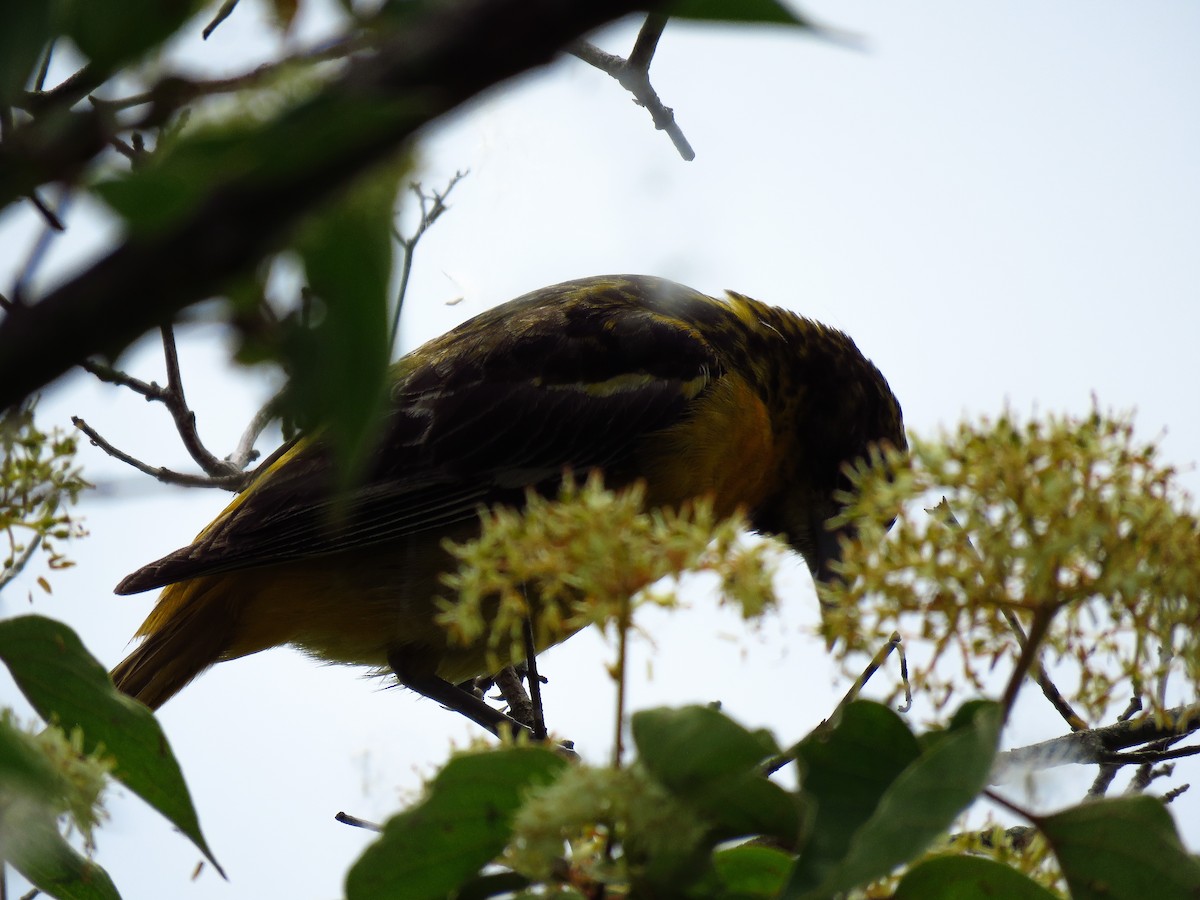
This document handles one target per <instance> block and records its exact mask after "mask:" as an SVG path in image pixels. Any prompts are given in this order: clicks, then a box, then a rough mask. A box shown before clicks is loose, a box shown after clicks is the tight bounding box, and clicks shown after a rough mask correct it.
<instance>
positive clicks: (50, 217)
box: [29, 191, 67, 231]
mask: <svg viewBox="0 0 1200 900" xmlns="http://www.w3.org/2000/svg"><path fill="white" fill-rule="evenodd" d="M29 202H30V203H32V204H33V208H34V209H36V210H37V211H38V213H39V214H40V215H41V217H42V218H43V219H45V220H46V225H48V226H49V227H50V228H52V229H53V230H55V231H66V230H67V226H66V225H64V224H63V223H62V219H60V218H59V217H58V215H57V214H56V213H55V212H54V210H52V209H51V208H50V207H49V206H47V205H46V201H45V200H43V199H42V197H41V195H40V194H39V193H38V192H37V191H30V192H29Z"/></svg>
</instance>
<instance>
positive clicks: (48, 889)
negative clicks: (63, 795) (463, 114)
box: [0, 795, 121, 900]
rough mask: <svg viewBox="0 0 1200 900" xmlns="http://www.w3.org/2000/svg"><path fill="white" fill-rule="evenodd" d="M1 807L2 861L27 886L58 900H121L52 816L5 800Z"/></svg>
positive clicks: (106, 876)
mask: <svg viewBox="0 0 1200 900" xmlns="http://www.w3.org/2000/svg"><path fill="white" fill-rule="evenodd" d="M4 799H5V804H4V805H3V807H0V842H2V843H0V845H2V846H3V849H4V861H5V862H7V863H10V864H11V865H12V866H13V868H15V869H16V870H17V871H18V872H20V873H21V874H22V875H23V876H24V877H25V878H26V879H27V880H28V881H29V883H30V884H32V885H33V886H34V887H36V888H38V889H39V890H41V891H42V892H44V893H46V894H49V895H50V896H51V897H57V898H59V900H120V896H121V895H120V894H119V893H118V892H117V888H116V885H114V884H113V883H112V879H111V878H109V876H108V873H107V872H105V871H104V869H102V868H101V867H100V866H99V865H97V864H96V863H94V862H92V861H91V860H90V859H86V858H85V857H83V856H81V855H80V854H78V853H76V852H75V851H74V849H72V847H71V845H70V844H68V843H67V842H66V840H65V839H64V838H63V836H62V835H61V834H59V833H58V828H57V827H56V826H55V824H54V815H53V814H52V813H50V812H48V811H46V810H43V809H38V808H36V807H31V806H29V805H27V804H24V803H21V802H20V801H18V802H17V803H15V804H14V803H13V802H12V797H11V796H9V795H6V796H5V798H4Z"/></svg>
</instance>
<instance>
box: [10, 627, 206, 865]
mask: <svg viewBox="0 0 1200 900" xmlns="http://www.w3.org/2000/svg"><path fill="white" fill-rule="evenodd" d="M0 660H3V662H4V663H5V665H7V666H8V668H9V671H10V672H11V673H12V676H13V680H14V681H15V682H16V683H17V686H18V687H19V688H20V689H21V693H23V694H24V695H25V697H26V699H28V700H29V703H30V704H31V705H32V706H33V708H34V709H35V710H37V712H38V715H40V716H41V717H42V718H43V719H45V720H46V721H47V722H54V723H56V724H58V725H59V726H61V727H62V728H63V729H64V730H66V731H70V730H71V729H73V728H76V727H78V728H79V729H80V730H81V731H82V732H83V735H84V752H85V753H91V752H92V751H94V750H95V749H96V747H97V746H102V747H103V752H104V753H105V754H106V755H108V756H111V757H113V758H114V759H115V760H116V768H115V769H114V770H113V777H115V778H117V779H118V780H119V781H121V782H122V783H124V784H125V786H126V787H128V788H129V789H130V790H131V791H133V792H134V793H135V794H137V795H138V796H139V797H141V798H142V799H143V800H145V801H146V802H147V803H149V804H150V805H151V806H153V807H154V808H155V809H157V810H158V811H159V812H160V813H162V814H163V815H164V816H166V818H167V819H168V820H169V821H170V822H171V824H173V825H174V826H175V827H176V828H178V829H179V830H180V831H182V832H183V833H184V834H185V835H187V836H188V837H189V838H190V839H191V841H192V843H194V844H195V845H196V846H197V847H198V848H199V849H200V851H201V852H202V853H203V854H204V855H205V856H206V857H208V859H209V861H210V862H212V864H213V866H215V867H216V869H217V871H221V872H222V875H223V874H224V872H223V871H222V870H221V867H220V865H219V864H218V863H217V861H216V859H215V858H214V857H213V855H212V851H210V850H209V849H208V843H207V842H206V841H205V840H204V835H203V834H202V833H201V831H200V822H199V820H198V819H197V817H196V810H195V807H194V806H192V798H191V796H190V795H189V794H188V790H187V785H186V784H185V783H184V781H183V773H182V772H180V770H179V763H178V762H176V760H175V755H174V754H173V753H172V752H171V745H170V744H169V743H168V742H167V737H166V735H165V734H163V732H162V729H161V728H160V727H159V725H158V721H157V720H156V719H155V718H154V715H153V713H151V712H150V710H148V709H147V708H146V707H145V706H143V705H142V704H140V703H138V702H137V701H136V700H131V699H130V698H129V697H126V696H125V695H124V694H122V693H120V692H119V691H118V690H117V689H116V688H115V687H113V683H112V679H111V678H109V677H108V672H107V671H105V669H104V667H103V666H101V665H100V663H98V662H97V661H96V660H95V658H94V657H92V655H91V654H89V653H88V652H87V650H86V649H85V648H84V646H83V644H82V642H81V641H80V640H79V637H78V635H76V634H75V632H74V631H72V630H71V629H70V628H68V627H67V626H66V625H64V624H62V623H61V622H56V621H54V620H52V619H47V618H44V617H42V616H21V617H19V618H16V619H8V620H7V621H4V622H0Z"/></svg>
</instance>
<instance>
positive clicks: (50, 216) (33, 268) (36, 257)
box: [13, 190, 71, 305]
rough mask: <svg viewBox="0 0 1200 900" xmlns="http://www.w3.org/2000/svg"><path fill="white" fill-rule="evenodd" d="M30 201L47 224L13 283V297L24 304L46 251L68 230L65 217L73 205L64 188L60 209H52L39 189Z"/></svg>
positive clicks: (31, 196) (30, 197)
mask: <svg viewBox="0 0 1200 900" xmlns="http://www.w3.org/2000/svg"><path fill="white" fill-rule="evenodd" d="M29 200H30V202H31V203H32V204H33V205H34V207H35V208H36V209H37V210H38V212H39V213H41V215H42V218H43V219H44V220H45V225H44V227H43V228H42V230H41V232H39V234H38V237H37V240H36V241H34V243H33V246H32V247H31V248H30V250H29V256H28V257H27V258H26V260H25V264H24V265H23V266H21V270H20V272H21V274H20V275H18V276H17V282H16V284H15V285H13V299H14V300H16V302H17V303H18V304H22V305H23V302H24V301H23V299H22V298H23V297H24V295H25V291H26V288H27V287H28V286H29V285H30V284H31V283H32V281H33V278H34V276H35V275H36V274H37V270H38V269H39V268H40V267H41V264H42V260H43V259H45V258H46V253H47V252H48V251H49V250H50V244H51V243H52V242H53V241H54V240H55V238H57V237H58V236H59V235H60V234H62V232H64V231H66V227H65V226H64V225H63V218H64V217H65V215H66V211H67V209H68V208H69V207H70V205H71V194H70V193H69V192H68V191H66V190H64V191H63V193H62V195H61V196H60V197H59V199H58V210H57V211H54V210H51V209H50V207H49V206H47V205H46V203H45V202H44V201H43V200H42V198H41V196H40V195H39V194H38V193H37V191H33V192H31V193H30V195H29Z"/></svg>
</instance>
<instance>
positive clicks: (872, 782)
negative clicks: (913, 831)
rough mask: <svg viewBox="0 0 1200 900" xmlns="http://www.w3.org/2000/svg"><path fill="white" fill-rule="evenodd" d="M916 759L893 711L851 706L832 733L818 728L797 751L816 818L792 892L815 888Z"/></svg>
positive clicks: (908, 735)
mask: <svg viewBox="0 0 1200 900" xmlns="http://www.w3.org/2000/svg"><path fill="white" fill-rule="evenodd" d="M919 756H920V748H919V746H918V743H917V739H916V738H915V737H913V734H912V732H911V731H910V730H909V728H908V725H906V724H905V722H904V720H903V719H901V718H900V716H898V715H897V714H896V713H895V712H894V711H892V710H891V709H889V708H888V707H886V706H882V705H880V704H878V703H872V702H869V701H866V700H859V701H856V702H854V703H852V704H850V706H848V707H846V709H845V711H844V712H843V714H842V718H841V721H840V722H838V723H837V725H836V726H835V727H834V728H832V729H827V728H818V729H817V730H816V731H814V732H813V733H812V734H810V735H809V736H808V737H807V738H805V739H804V740H803V741H802V742H801V743H800V744H799V746H798V747H797V748H796V758H797V760H798V761H799V763H800V771H801V786H802V789H803V792H804V795H805V796H807V797H809V798H811V799H812V800H814V801H815V806H816V817H815V819H814V820H813V823H812V827H811V828H810V829H809V838H808V841H807V843H806V844H805V845H804V848H803V852H802V853H801V855H800V862H799V863H798V865H797V868H796V872H795V874H794V876H793V878H792V887H793V889H796V890H799V889H802V888H811V887H814V886H816V885H818V884H820V883H821V882H822V881H823V880H824V879H825V878H826V876H827V875H828V874H829V873H830V872H831V871H833V869H835V868H836V866H837V865H838V864H839V863H840V862H841V860H842V858H843V857H844V856H845V855H846V851H847V849H848V848H849V847H850V843H851V841H852V840H853V838H854V835H855V834H856V833H857V832H858V830H859V829H860V828H861V827H862V826H863V825H864V824H866V822H867V821H868V820H869V819H870V818H871V816H872V815H873V814H874V813H875V810H876V808H877V807H878V806H879V802H880V800H881V799H882V798H883V795H884V794H885V793H886V792H887V790H888V788H889V787H890V786H891V785H892V783H893V782H894V781H895V780H896V778H898V777H899V776H900V773H901V772H903V771H904V770H905V769H906V768H908V766H910V765H912V763H913V762H915V761H916V760H917V758H918V757H919Z"/></svg>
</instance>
